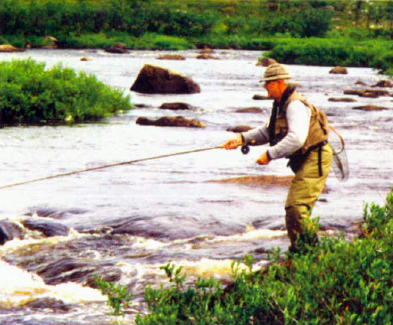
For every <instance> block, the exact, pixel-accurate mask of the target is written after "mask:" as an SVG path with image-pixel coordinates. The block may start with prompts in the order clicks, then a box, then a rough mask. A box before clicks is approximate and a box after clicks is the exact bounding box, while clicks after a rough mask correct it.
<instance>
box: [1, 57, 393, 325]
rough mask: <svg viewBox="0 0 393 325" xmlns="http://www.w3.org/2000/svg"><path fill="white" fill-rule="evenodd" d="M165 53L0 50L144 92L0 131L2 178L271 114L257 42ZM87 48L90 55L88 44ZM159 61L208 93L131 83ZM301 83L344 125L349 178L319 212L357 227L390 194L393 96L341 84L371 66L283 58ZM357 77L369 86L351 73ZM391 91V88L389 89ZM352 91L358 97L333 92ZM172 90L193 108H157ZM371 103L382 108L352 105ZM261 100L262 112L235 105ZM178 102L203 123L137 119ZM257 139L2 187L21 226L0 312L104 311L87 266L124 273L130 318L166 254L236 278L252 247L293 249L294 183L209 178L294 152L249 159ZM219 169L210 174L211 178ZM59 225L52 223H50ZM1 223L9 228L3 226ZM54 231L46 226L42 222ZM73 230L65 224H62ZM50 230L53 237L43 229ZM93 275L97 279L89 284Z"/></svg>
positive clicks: (58, 315)
mask: <svg viewBox="0 0 393 325" xmlns="http://www.w3.org/2000/svg"><path fill="white" fill-rule="evenodd" d="M160 54H162V53H161V52H154V51H133V52H131V53H129V54H124V55H118V54H109V53H105V52H104V51H101V50H78V51H77V50H72V51H71V50H69V51H66V50H28V51H26V52H23V53H0V60H11V59H21V58H28V57H31V58H32V59H34V60H36V61H39V62H45V63H46V64H47V66H48V67H50V66H52V65H54V64H57V63H59V62H61V63H62V64H63V66H67V67H72V68H74V69H76V70H83V71H86V72H88V73H92V74H94V75H96V76H97V77H98V78H99V79H100V80H101V81H103V82H105V83H107V84H110V85H112V86H114V87H119V88H120V89H123V90H124V92H125V94H131V101H132V103H133V104H141V105H138V107H136V108H135V109H133V110H131V111H130V112H127V113H124V114H122V115H119V116H116V117H113V118H109V119H107V120H105V121H103V122H101V123H87V124H81V125H74V126H71V127H70V126H41V127H37V126H32V127H6V128H3V129H1V130H0V146H1V150H2V154H1V156H0V166H1V169H0V186H3V185H7V184H12V183H15V182H19V181H24V180H29V179H35V178H40V177H45V176H49V175H54V174H59V173H64V172H68V171H73V170H79V169H84V168H89V167H95V166H101V165H106V164H111V163H117V162H121V161H129V160H134V159H140V158H145V157H152V156H157V155H164V154H170V153H176V152H180V151H187V150H193V149H198V148H205V147H211V146H217V145H220V144H222V143H223V142H224V141H225V140H226V139H227V138H229V137H230V136H231V135H232V134H231V133H230V132H227V131H226V129H227V128H228V127H231V126H235V125H241V124H246V125H250V126H252V127H257V126H258V125H259V124H260V123H262V122H263V121H267V119H268V116H269V110H270V107H271V101H269V100H267V101H256V100H253V99H252V97H253V95H255V94H262V95H264V94H265V91H264V90H263V89H262V87H261V84H260V83H259V82H258V80H259V78H260V77H261V76H262V74H263V71H264V69H265V68H262V67H257V66H255V63H256V61H257V59H258V57H260V55H261V53H260V52H259V51H232V50H222V51H216V53H215V55H216V56H218V57H219V58H220V60H197V59H196V56H197V52H196V51H184V52H182V53H181V54H182V55H184V56H185V57H186V60H185V61H165V60H157V57H158V56H159V55H160ZM86 56H88V57H90V58H91V59H92V60H91V61H87V62H82V61H81V60H80V59H81V58H82V57H86ZM145 63H152V64H155V65H159V66H162V67H165V68H170V69H172V70H175V71H177V72H180V73H183V74H186V75H188V76H190V77H191V78H193V80H194V81H196V82H197V83H198V84H199V85H200V86H201V89H202V91H201V93H200V94H193V95H142V94H137V93H133V92H130V91H129V88H130V87H131V85H132V83H133V82H134V80H135V78H136V76H137V74H138V72H139V70H140V69H141V68H142V66H143V65H144V64H145ZM287 68H288V70H289V72H290V73H291V75H293V76H294V81H295V82H296V83H298V84H299V85H300V87H299V91H300V92H301V93H303V94H304V95H305V96H306V97H308V98H309V100H310V101H311V102H313V103H314V104H315V105H316V106H317V107H319V108H320V109H322V110H324V111H325V112H326V113H327V115H328V117H329V120H330V122H331V123H332V125H333V126H335V127H336V128H337V129H338V130H339V131H340V132H341V133H342V135H343V136H344V138H345V141H346V153H347V156H348V161H349V165H350V178H349V180H348V181H346V182H339V181H338V180H337V179H336V178H335V177H334V174H333V172H332V173H331V175H330V177H329V178H328V181H327V187H328V193H324V194H322V195H321V198H320V201H319V202H317V204H316V207H315V209H314V211H313V215H314V216H319V218H320V224H321V229H322V230H323V232H324V233H325V234H330V235H332V234H337V233H339V232H340V231H344V232H345V233H346V234H347V235H348V237H350V236H352V235H355V234H356V229H357V226H356V225H357V223H358V222H359V221H361V219H362V210H363V206H364V203H365V202H371V201H374V202H376V203H379V204H383V202H384V198H385V196H386V194H387V193H388V192H389V190H390V189H391V186H392V179H393V178H392V176H393V164H392V158H393V138H392V136H391V135H392V129H393V116H392V111H393V103H392V101H393V98H392V97H379V98H378V99H370V98H361V97H357V96H348V95H343V91H344V90H346V89H359V88H368V87H370V86H371V85H374V84H375V83H376V82H377V81H379V80H381V79H386V78H384V77H383V76H381V75H378V74H377V72H376V71H374V70H372V69H368V68H348V71H349V73H348V74H347V75H332V74H329V70H330V69H331V67H309V66H298V65H290V66H287ZM359 79H360V80H362V81H363V82H364V83H366V84H367V85H368V86H357V85H355V83H356V82H357V81H358V80H359ZM391 93H393V91H391ZM330 97H352V98H354V99H355V100H356V102H354V103H343V102H330V101H328V99H329V98H330ZM168 102H185V103H188V104H191V105H193V106H194V107H195V109H194V110H190V111H176V112H172V111H167V110H165V111H164V110H160V109H159V106H160V105H161V104H163V103H168ZM366 104H374V105H378V106H384V107H387V108H388V109H387V110H384V111H375V112H364V111H359V110H354V109H352V108H353V107H355V106H361V105H366ZM255 106H257V107H260V108H262V109H263V111H262V113H259V114H255V113H249V114H244V113H243V114H242V113H238V112H236V110H237V109H240V108H246V107H255ZM164 115H170V116H175V115H182V116H184V117H187V118H195V119H198V120H200V121H202V122H204V123H205V124H206V127H205V128H204V129H187V128H160V127H152V126H139V125H136V123H135V120H136V119H137V118H138V117H139V116H147V117H151V118H158V117H161V116H164ZM262 150H263V149H262V148H260V147H252V148H251V152H250V153H249V154H248V155H242V154H241V153H240V150H236V151H224V150H222V149H217V150H212V151H206V152H200V153H194V154H189V155H183V156H176V157H170V158H163V159H157V160H152V161H147V162H143V163H136V164H132V165H125V166H118V167H113V168H107V169H102V170H99V171H94V172H89V173H81V174H78V175H74V176H69V177H63V178H57V179H52V180H47V181H42V182H37V183H32V184H27V185H23V186H17V187H13V188H8V189H2V190H0V191H1V193H0V194H1V206H0V218H1V219H3V220H1V221H0V222H3V224H1V225H7V227H8V228H7V227H6V228H7V229H10V228H12V227H14V228H15V229H14V230H13V231H14V234H15V235H14V236H11V237H13V238H14V239H12V240H10V241H7V242H6V243H5V244H4V245H3V246H1V247H0V252H1V256H2V259H1V260H0V273H1V281H0V292H1V294H0V323H1V324H14V325H16V324H30V325H32V324H43V325H49V324H51V325H58V324H75V325H77V324H94V325H98V324H110V323H113V322H114V320H113V317H112V316H108V315H107V313H108V312H110V310H109V308H108V307H107V306H106V305H105V297H103V296H102V295H101V294H100V292H99V291H98V290H95V289H93V288H91V286H92V276H93V274H97V275H99V276H105V277H106V279H108V280H110V281H119V282H120V283H122V284H124V285H127V286H128V287H129V289H130V290H131V291H132V292H133V293H134V294H135V298H134V300H133V306H132V308H130V310H129V313H128V314H127V315H126V316H125V317H123V318H121V319H120V320H118V321H119V322H121V323H122V324H123V323H124V324H133V319H134V316H135V313H136V312H138V311H140V310H144V305H143V291H144V287H145V286H146V285H147V284H152V285H153V286H159V284H160V282H161V281H164V280H165V276H164V273H163V271H161V270H160V269H159V267H160V266H162V265H164V264H166V263H167V262H169V261H170V262H174V263H175V264H176V265H183V266H184V269H185V270H186V272H187V273H188V274H189V276H190V280H191V281H192V279H195V278H196V277H197V276H206V277H209V276H215V277H217V278H221V279H227V278H229V277H230V263H231V260H233V259H242V258H243V257H244V255H245V254H248V253H252V254H253V256H254V258H255V259H256V260H258V261H259V264H258V265H262V264H263V263H265V261H266V258H267V253H268V252H269V250H270V249H271V248H272V247H280V248H281V249H282V251H285V250H286V248H287V246H288V239H287V236H286V232H285V225H284V217H283V215H284V208H283V206H284V202H285V198H286V192H287V188H285V187H279V186H259V185H256V184H241V183H236V182H215V181H217V180H222V179H231V178H237V177H243V176H258V175H277V176H288V175H291V171H290V170H289V169H288V168H286V162H285V161H283V160H281V161H273V162H271V163H270V164H269V165H268V166H266V167H261V166H258V165H256V164H255V160H256V159H257V157H258V155H260V154H261V152H262ZM212 181H213V182H212ZM53 227H55V229H53ZM3 228H4V227H3ZM43 230H46V231H43ZM64 232H65V233H64ZM47 236H50V237H47ZM89 286H90V287H89Z"/></svg>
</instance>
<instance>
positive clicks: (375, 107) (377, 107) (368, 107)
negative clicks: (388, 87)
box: [353, 105, 388, 111]
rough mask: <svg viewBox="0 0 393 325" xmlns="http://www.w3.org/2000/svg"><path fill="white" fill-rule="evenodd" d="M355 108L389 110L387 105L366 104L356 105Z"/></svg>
mask: <svg viewBox="0 0 393 325" xmlns="http://www.w3.org/2000/svg"><path fill="white" fill-rule="evenodd" d="M353 109H357V110H361V111H384V110H387V109H388V108H387V107H383V106H376V105H364V106H356V107H353Z"/></svg>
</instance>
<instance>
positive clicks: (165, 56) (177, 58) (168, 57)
mask: <svg viewBox="0 0 393 325" xmlns="http://www.w3.org/2000/svg"><path fill="white" fill-rule="evenodd" d="M157 59H158V60H174V61H184V60H185V59H186V58H185V57H184V56H183V55H180V54H163V55H160V56H159V57H158V58H157Z"/></svg>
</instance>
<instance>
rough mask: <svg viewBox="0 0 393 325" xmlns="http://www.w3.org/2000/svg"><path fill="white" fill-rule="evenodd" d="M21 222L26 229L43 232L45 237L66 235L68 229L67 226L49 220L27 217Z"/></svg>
mask: <svg viewBox="0 0 393 325" xmlns="http://www.w3.org/2000/svg"><path fill="white" fill-rule="evenodd" d="M22 224H23V225H24V226H25V227H26V228H28V229H31V230H37V231H39V232H41V233H43V234H44V235H45V236H46V237H53V236H67V235H68V231H69V228H68V227H67V226H65V225H63V224H61V223H59V222H55V221H51V220H34V219H27V220H24V221H23V222H22Z"/></svg>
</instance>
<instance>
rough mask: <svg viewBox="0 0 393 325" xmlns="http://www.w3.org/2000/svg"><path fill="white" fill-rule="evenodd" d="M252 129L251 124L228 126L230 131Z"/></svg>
mask: <svg viewBox="0 0 393 325" xmlns="http://www.w3.org/2000/svg"><path fill="white" fill-rule="evenodd" d="M251 129H252V127H251V126H249V125H236V126H230V127H229V128H227V131H228V132H234V133H242V132H247V131H250V130H251Z"/></svg>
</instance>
